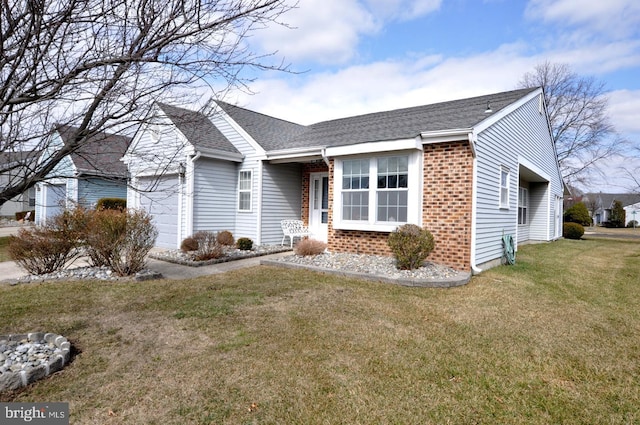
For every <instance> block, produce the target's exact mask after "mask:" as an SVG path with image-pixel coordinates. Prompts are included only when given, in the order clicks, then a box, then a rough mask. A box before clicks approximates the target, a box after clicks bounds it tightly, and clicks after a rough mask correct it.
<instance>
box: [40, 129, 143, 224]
mask: <svg viewBox="0 0 640 425" xmlns="http://www.w3.org/2000/svg"><path fill="white" fill-rule="evenodd" d="M77 131H78V130H77V128H75V127H71V126H68V125H59V126H57V127H56V128H55V131H53V132H52V134H51V136H49V140H48V142H47V143H46V144H45V146H47V148H46V149H45V150H44V151H43V152H42V155H41V160H44V159H45V158H46V157H47V156H50V155H53V153H54V152H56V151H58V150H59V149H61V148H62V147H63V146H65V145H67V144H68V143H70V142H71V140H72V139H73V138H74V137H76V134H77ZM129 143H131V138H130V137H126V136H118V135H114V134H109V133H103V132H102V133H97V134H94V135H93V136H91V137H90V138H89V139H87V141H86V142H84V143H83V144H82V145H81V146H80V147H79V148H78V149H76V150H74V151H73V152H71V153H70V154H69V155H67V156H65V157H64V158H63V159H62V161H60V162H59V163H58V164H57V165H56V166H55V167H54V169H53V170H52V171H51V172H50V173H49V174H48V175H47V179H46V180H44V181H42V182H40V183H38V184H36V207H35V211H36V223H37V224H44V223H45V222H46V221H47V219H49V218H51V217H53V216H55V215H57V214H59V213H60V212H61V211H62V209H63V208H65V207H70V206H75V205H79V206H82V207H86V208H93V207H95V205H96V203H97V201H98V200H99V199H101V198H126V197H127V167H125V165H124V164H123V163H122V161H120V159H121V158H122V156H123V155H124V154H125V152H126V150H127V148H128V147H129Z"/></svg>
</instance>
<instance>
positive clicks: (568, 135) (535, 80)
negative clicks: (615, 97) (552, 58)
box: [519, 62, 625, 183]
mask: <svg viewBox="0 0 640 425" xmlns="http://www.w3.org/2000/svg"><path fill="white" fill-rule="evenodd" d="M519 85H520V86H521V87H542V88H543V89H544V96H545V102H546V104H547V111H548V113H549V120H550V123H551V131H552V136H553V140H554V143H555V146H556V153H557V156H558V163H559V165H560V169H561V172H562V175H563V177H564V179H565V181H566V182H572V183H575V182H578V183H584V180H585V179H586V178H587V177H588V175H589V173H591V172H594V171H597V168H596V165H597V163H598V162H599V161H601V160H603V159H605V158H609V157H611V156H612V155H614V154H615V153H617V152H618V151H619V150H620V148H621V146H622V145H624V143H625V142H624V140H623V139H622V138H621V137H620V136H619V135H618V134H617V133H616V131H615V128H614V126H613V125H612V124H611V122H610V120H609V116H608V113H607V97H606V90H605V85H604V83H602V82H599V81H597V80H596V79H594V78H592V77H583V76H579V75H578V74H576V73H574V72H573V71H572V70H571V69H570V68H569V66H568V65H564V64H554V63H550V62H544V63H542V64H540V65H538V66H536V67H535V70H534V71H533V72H529V73H526V74H525V75H524V76H523V78H522V80H521V81H520V83H519Z"/></svg>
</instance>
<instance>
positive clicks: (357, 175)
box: [342, 159, 369, 221]
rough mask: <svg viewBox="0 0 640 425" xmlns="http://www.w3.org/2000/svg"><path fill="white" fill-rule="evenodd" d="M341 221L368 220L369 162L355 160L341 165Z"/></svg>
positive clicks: (366, 160)
mask: <svg viewBox="0 0 640 425" xmlns="http://www.w3.org/2000/svg"><path fill="white" fill-rule="evenodd" d="M342 219H343V220H356V221H357V220H361V221H362V220H364V221H367V220H368V219H369V160H368V159H356V160H350V161H344V162H343V164H342Z"/></svg>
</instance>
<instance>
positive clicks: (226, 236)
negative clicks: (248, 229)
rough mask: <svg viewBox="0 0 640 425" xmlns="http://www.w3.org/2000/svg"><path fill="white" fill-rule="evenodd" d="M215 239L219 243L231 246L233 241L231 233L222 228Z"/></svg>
mask: <svg viewBox="0 0 640 425" xmlns="http://www.w3.org/2000/svg"><path fill="white" fill-rule="evenodd" d="M216 241H218V243H219V244H220V245H224V246H233V244H234V243H235V239H234V238H233V233H231V232H230V231H228V230H223V231H222V232H220V233H218V236H216Z"/></svg>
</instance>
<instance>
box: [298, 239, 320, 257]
mask: <svg viewBox="0 0 640 425" xmlns="http://www.w3.org/2000/svg"><path fill="white" fill-rule="evenodd" d="M325 249H327V244H326V243H324V242H322V241H318V240H315V239H303V240H301V241H300V242H298V244H297V245H296V248H295V250H294V251H295V253H296V255H302V256H307V255H318V254H322V253H323V252H324V250H325Z"/></svg>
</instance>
